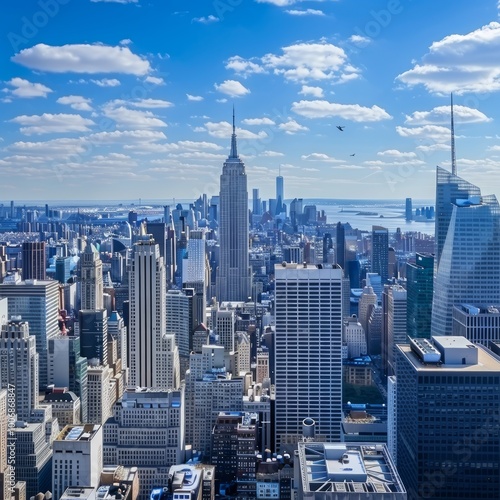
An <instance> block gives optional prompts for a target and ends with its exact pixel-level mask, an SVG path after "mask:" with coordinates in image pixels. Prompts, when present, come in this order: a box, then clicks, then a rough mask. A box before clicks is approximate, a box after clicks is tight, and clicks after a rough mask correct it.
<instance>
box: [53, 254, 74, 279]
mask: <svg viewBox="0 0 500 500" xmlns="http://www.w3.org/2000/svg"><path fill="white" fill-rule="evenodd" d="M70 277H71V257H56V274H55V278H56V280H57V281H59V283H62V284H64V283H67V282H68V280H69V278H70Z"/></svg>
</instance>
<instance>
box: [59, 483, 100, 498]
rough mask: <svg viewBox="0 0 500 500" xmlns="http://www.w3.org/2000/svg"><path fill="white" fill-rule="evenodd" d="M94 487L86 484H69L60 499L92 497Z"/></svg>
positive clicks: (93, 495) (93, 496)
mask: <svg viewBox="0 0 500 500" xmlns="http://www.w3.org/2000/svg"><path fill="white" fill-rule="evenodd" d="M94 498H96V496H95V488H92V487H90V486H89V487H86V486H70V487H69V488H66V490H65V491H64V493H63V495H62V497H61V498H60V500H76V499H78V500H87V499H89V500H90V499H94Z"/></svg>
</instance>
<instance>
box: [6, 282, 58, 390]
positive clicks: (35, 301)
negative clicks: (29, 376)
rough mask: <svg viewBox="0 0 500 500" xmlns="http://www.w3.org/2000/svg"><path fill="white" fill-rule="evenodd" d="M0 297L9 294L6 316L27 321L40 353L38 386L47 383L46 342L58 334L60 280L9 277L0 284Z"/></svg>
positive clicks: (43, 387)
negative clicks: (9, 278)
mask: <svg viewBox="0 0 500 500" xmlns="http://www.w3.org/2000/svg"><path fill="white" fill-rule="evenodd" d="M0 297H7V298H8V312H9V318H10V317H12V316H21V318H22V320H23V321H26V322H27V323H28V324H29V331H30V335H34V336H35V338H36V351H37V352H38V354H39V356H40V357H39V366H40V375H39V379H38V382H39V388H40V389H41V390H45V387H46V385H47V343H48V341H49V339H51V338H54V337H55V336H57V335H58V334H59V326H58V322H57V318H58V311H59V282H57V281H41V280H28V281H20V280H18V281H16V280H15V279H14V280H12V281H7V280H4V282H3V283H2V284H0Z"/></svg>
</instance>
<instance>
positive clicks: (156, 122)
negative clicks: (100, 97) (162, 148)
mask: <svg viewBox="0 0 500 500" xmlns="http://www.w3.org/2000/svg"><path fill="white" fill-rule="evenodd" d="M103 111H104V115H105V116H107V117H108V118H111V119H112V120H114V121H115V123H116V126H117V128H128V129H131V128H134V129H141V128H142V129H148V128H157V127H166V126H167V124H166V123H165V122H164V121H163V120H160V119H159V118H157V117H156V116H155V115H154V114H153V113H152V112H151V111H139V110H137V109H129V108H126V107H125V106H118V107H115V106H114V105H113V103H108V104H106V105H105V106H104V107H103Z"/></svg>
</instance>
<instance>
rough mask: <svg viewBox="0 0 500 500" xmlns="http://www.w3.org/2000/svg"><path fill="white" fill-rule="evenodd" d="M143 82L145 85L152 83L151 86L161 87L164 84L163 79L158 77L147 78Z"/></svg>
mask: <svg viewBox="0 0 500 500" xmlns="http://www.w3.org/2000/svg"><path fill="white" fill-rule="evenodd" d="M144 81H145V82H147V83H152V84H153V85H163V84H164V83H165V81H164V80H163V78H160V77H158V76H147V77H146V78H145V79H144Z"/></svg>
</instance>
